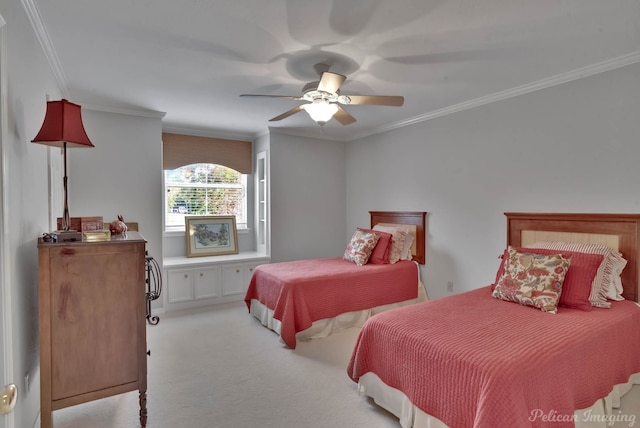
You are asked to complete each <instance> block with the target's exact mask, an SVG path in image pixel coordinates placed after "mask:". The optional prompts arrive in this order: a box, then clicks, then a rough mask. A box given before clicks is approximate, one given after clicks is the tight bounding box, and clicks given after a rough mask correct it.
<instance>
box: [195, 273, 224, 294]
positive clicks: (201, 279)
mask: <svg viewBox="0 0 640 428" xmlns="http://www.w3.org/2000/svg"><path fill="white" fill-rule="evenodd" d="M193 275H194V290H193V291H194V293H193V294H194V297H195V298H196V299H208V298H213V297H218V296H219V295H220V267H218V266H215V267H211V268H206V269H198V270H197V271H194V272H193Z"/></svg>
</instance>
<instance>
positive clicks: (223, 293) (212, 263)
mask: <svg viewBox="0 0 640 428" xmlns="http://www.w3.org/2000/svg"><path fill="white" fill-rule="evenodd" d="M264 263H269V257H268V256H266V255H265V254H264V253H256V252H242V253H239V254H231V255H222V256H207V257H191V258H187V257H166V258H165V259H164V266H163V267H164V280H165V284H166V293H164V294H165V305H166V306H165V308H166V310H167V311H172V310H178V309H189V308H197V307H201V306H208V305H214V304H218V303H227V302H235V301H242V300H243V299H244V295H245V293H246V291H247V287H248V286H249V281H250V280H251V275H252V274H253V270H254V269H255V268H256V267H257V266H259V265H261V264H264Z"/></svg>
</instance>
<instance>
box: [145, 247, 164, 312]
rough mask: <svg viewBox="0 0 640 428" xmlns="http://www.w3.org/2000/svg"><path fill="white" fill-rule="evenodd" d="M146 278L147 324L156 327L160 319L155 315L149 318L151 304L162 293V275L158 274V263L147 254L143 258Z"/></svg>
mask: <svg viewBox="0 0 640 428" xmlns="http://www.w3.org/2000/svg"><path fill="white" fill-rule="evenodd" d="M145 261H146V268H147V278H146V280H145V282H146V283H147V322H148V323H149V324H151V325H157V324H158V323H159V322H160V318H159V317H158V316H157V315H155V316H151V302H152V301H154V300H156V299H158V298H159V297H160V293H161V292H162V274H161V273H160V266H159V265H158V262H157V261H156V260H155V259H154V258H153V257H151V256H149V253H147V256H146V257H145Z"/></svg>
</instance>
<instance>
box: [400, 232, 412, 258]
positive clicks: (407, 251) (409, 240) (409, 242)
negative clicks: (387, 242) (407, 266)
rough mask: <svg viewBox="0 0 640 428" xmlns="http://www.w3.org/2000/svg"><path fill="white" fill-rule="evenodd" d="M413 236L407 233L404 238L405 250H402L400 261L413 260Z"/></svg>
mask: <svg viewBox="0 0 640 428" xmlns="http://www.w3.org/2000/svg"><path fill="white" fill-rule="evenodd" d="M414 239H415V238H414V237H413V235H411V234H410V233H407V234H406V235H405V237H404V248H403V249H402V255H401V256H400V260H413V254H411V245H413V241H414Z"/></svg>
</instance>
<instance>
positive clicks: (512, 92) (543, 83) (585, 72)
mask: <svg viewBox="0 0 640 428" xmlns="http://www.w3.org/2000/svg"><path fill="white" fill-rule="evenodd" d="M638 62H640V51H637V52H632V53H630V54H628V55H623V56H620V57H617V58H613V59H610V60H607V61H603V62H600V63H597V64H593V65H589V66H586V67H583V68H579V69H576V70H572V71H569V72H567V73H562V74H558V75H556V76H552V77H549V78H546V79H542V80H538V81H537V82H532V83H528V84H526V85H522V86H516V87H515V88H511V89H507V90H504V91H500V92H495V93H493V94H489V95H487V96H484V97H479V98H475V99H473V100H469V101H465V102H462V103H459V104H455V105H452V106H449V107H445V108H441V109H438V110H434V111H431V112H428V113H425V114H422V115H419V116H414V117H412V118H409V119H406V120H402V121H399V122H395V123H392V124H389V125H386V126H381V127H378V128H374V129H371V130H370V131H368V132H365V133H361V134H358V135H357V136H355V137H352V138H350V139H349V140H348V141H354V140H359V139H361V138H365V137H369V136H371V135H374V134H381V133H383V132H387V131H391V130H394V129H398V128H402V127H405V126H409V125H413V124H414V123H419V122H424V121H427V120H431V119H435V118H437V117H441V116H446V115H449V114H453V113H457V112H460V111H464V110H468V109H472V108H474V107H479V106H483V105H485V104H491V103H494V102H496V101H502V100H505V99H508V98H513V97H518V96H520V95H524V94H528V93H530V92H535V91H539V90H540V89H545V88H550V87H552V86H556V85H561V84H563V83H567V82H571V81H574V80H579V79H582V78H585V77H589V76H593V75H595V74H600V73H604V72H606V71H611V70H615V69H617V68H621V67H625V66H627V65H631V64H636V63H638Z"/></svg>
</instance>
